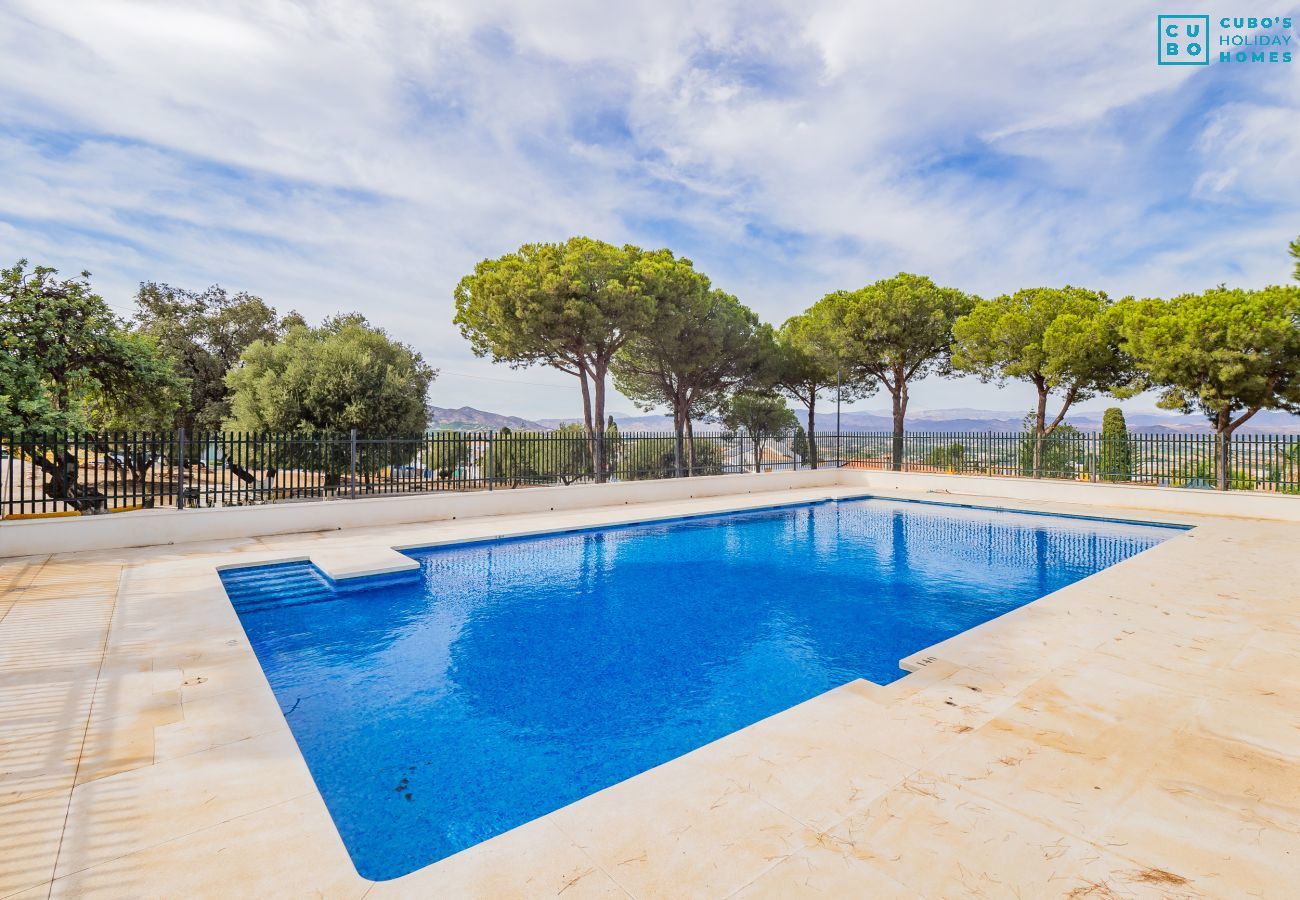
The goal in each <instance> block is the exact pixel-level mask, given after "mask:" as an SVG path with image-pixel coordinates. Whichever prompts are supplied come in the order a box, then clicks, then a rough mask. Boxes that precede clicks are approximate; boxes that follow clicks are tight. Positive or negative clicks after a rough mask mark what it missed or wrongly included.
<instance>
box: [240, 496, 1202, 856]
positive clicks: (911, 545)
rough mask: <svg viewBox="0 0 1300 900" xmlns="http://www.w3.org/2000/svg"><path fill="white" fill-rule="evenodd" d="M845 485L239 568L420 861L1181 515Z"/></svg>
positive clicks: (299, 680) (1115, 556)
mask: <svg viewBox="0 0 1300 900" xmlns="http://www.w3.org/2000/svg"><path fill="white" fill-rule="evenodd" d="M1176 533H1177V532H1176V531H1173V530H1171V529H1168V528H1164V527H1159V526H1150V525H1138V524H1129V523H1117V522H1108V521H1098V520H1089V519H1072V518H1064V517H1055V516H1040V515H1030V514H1020V513H1010V512H1000V511H988V510H977V509H966V508H960V507H950V506H942V505H935V504H919V503H907V502H899V501H885V500H874V499H865V500H852V501H840V502H824V503H819V504H811V505H804V506H795V507H782V508H774V509H767V510H759V511H752V512H745V513H734V514H727V515H719V516H710V517H705V518H694V519H682V520H675V521H671V522H662V523H653V524H645V525H636V526H623V527H618V528H605V529H598V530H590V531H583V532H574V533H566V534H558V535H550V536H543V537H532V538H521V539H513V540H499V541H491V542H483V543H475V544H468V545H458V546H451V547H442V548H431V549H425V550H415V551H408V553H409V555H410V556H412V557H413V558H415V559H416V560H418V561H419V563H420V569H419V571H418V573H413V574H412V575H409V576H406V577H404V578H400V579H393V578H387V579H385V578H377V579H361V580H359V581H358V582H357V583H355V584H353V583H350V584H349V585H348V587H347V588H345V589H338V588H336V587H335V586H333V585H331V584H330V583H329V582H328V581H327V580H326V579H325V578H324V577H322V576H321V575H320V573H319V572H318V571H317V570H316V569H315V568H314V567H312V566H311V565H309V564H307V563H289V564H284V565H276V566H264V567H259V568H246V569H234V570H227V571H225V572H223V573H222V580H223V581H224V583H225V585H226V590H227V592H228V594H229V595H230V598H231V600H232V602H233V604H234V607H235V609H236V610H237V612H238V613H239V616H240V619H241V621H242V622H243V625H244V628H245V630H246V632H247V633H248V637H249V640H250V642H251V643H252V646H253V648H254V650H255V651H256V653H257V657H258V659H259V661H260V662H261V665H262V668H263V670H264V671H265V672H266V676H267V679H268V680H269V681H270V684H271V687H272V688H273V689H274V690H275V693H276V696H277V698H278V699H279V701H280V705H281V708H282V709H283V710H284V713H285V716H286V718H287V720H288V722H289V724H290V726H291V728H292V730H293V733H294V736H295V737H296V739H297V741H298V745H299V747H300V748H301V750H302V753H303V756H304V757H305V759H306V760H307V764H308V766H309V767H310V769H311V772H312V775H313V777H314V778H315V780H316V783H317V786H318V787H319V788H320V791H321V794H322V795H323V797H324V798H325V802H326V804H327V806H328V807H329V810H330V813H331V815H332V816H333V818H334V821H335V824H336V825H337V826H338V829H339V832H340V834H341V835H342V837H343V841H344V843H345V844H346V846H347V848H348V852H349V853H350V854H351V856H352V860H353V862H354V863H355V864H356V867H357V869H358V871H359V872H360V873H361V874H362V875H363V876H365V877H368V878H373V879H387V878H393V877H397V876H399V875H403V874H405V873H407V872H410V871H413V870H415V869H418V868H420V867H422V866H424V865H427V864H429V863H431V862H434V861H436V860H438V859H441V858H442V857H445V856H448V855H450V854H452V853H455V852H456V851H458V850H462V849H464V848H466V847H469V846H471V845H473V844H476V843H478V842H480V841H482V840H485V839H487V838H489V837H492V836H494V835H496V834H499V833H501V832H503V831H506V830H508V829H510V828H513V827H514V826H516V825H520V824H522V823H524V822H526V821H529V820H530V819H533V818H536V817H537V816H540V815H544V814H545V813H547V812H550V811H552V810H555V809H558V808H559V807H561V806H564V805H566V804H568V803H571V802H573V801H575V800H578V799H579V798H581V797H583V796H586V795H587V794H590V793H593V792H595V791H597V790H600V789H601V788H604V787H607V786H609V785H611V784H614V783H616V782H618V781H621V780H623V779H625V778H629V777H631V776H633V775H636V774H637V773H639V772H643V771H645V770H647V769H649V768H652V767H653V766H656V765H658V764H660V763H662V762H666V761H667V760H669V759H672V758H674V757H676V756H680V755H681V754H683V753H686V752H688V751H690V750H693V749H695V748H696V747H699V746H702V745H703V744H706V743H708V742H710V741H712V740H716V739H717V738H720V737H722V736H724V735H726V734H729V733H731V732H733V731H736V730H738V729H740V728H743V727H745V726H746V725H749V724H752V723H753V722H756V721H758V720H759V719H762V718H765V717H767V716H770V715H772V714H774V713H777V712H780V711H781V710H783V709H787V708H789V707H791V706H794V705H795V704H797V703H800V702H802V701H804V700H807V699H809V698H811V697H813V696H816V695H817V694H820V693H823V692H825V691H827V690H829V689H831V688H834V687H837V686H838V685H841V684H843V683H845V682H847V681H851V680H853V679H855V678H866V679H868V680H870V681H874V682H877V683H880V684H884V683H887V682H890V681H893V680H894V679H896V678H899V677H902V675H903V674H905V673H903V672H902V671H901V670H900V669H899V668H898V660H899V659H901V658H902V657H905V656H908V655H910V654H912V653H915V652H917V651H919V650H922V649H924V648H926V647H928V646H930V645H931V644H934V643H936V642H938V641H941V640H943V639H944V638H947V637H950V636H952V635H954V634H957V633H959V632H961V631H964V630H966V629H968V628H971V627H973V626H975V625H978V624H979V623H981V622H984V621H987V620H988V619H991V618H993V617H995V616H998V615H1001V614H1002V613H1005V612H1007V611H1009V610H1011V609H1014V608H1016V607H1018V606H1021V605H1023V604H1025V603H1028V602H1030V601H1032V600H1034V599H1036V598H1038V597H1042V596H1043V595H1045V594H1047V593H1050V592H1051V591H1054V590H1056V589H1058V588H1060V587H1063V586H1065V585H1067V584H1070V583H1072V582H1074V581H1077V580H1079V579H1081V578H1083V577H1086V576H1087V575H1090V574H1092V573H1093V572H1096V571H1099V570H1101V569H1104V568H1106V567H1107V566H1110V565H1113V564H1115V563H1117V562H1120V561H1121V560H1123V559H1125V558H1127V557H1129V556H1132V555H1133V554H1135V553H1139V552H1141V551H1142V550H1145V549H1147V548H1148V547H1151V546H1153V545H1155V544H1158V543H1160V542H1161V541H1162V540H1165V539H1166V538H1168V537H1170V536H1172V535H1173V534H1176Z"/></svg>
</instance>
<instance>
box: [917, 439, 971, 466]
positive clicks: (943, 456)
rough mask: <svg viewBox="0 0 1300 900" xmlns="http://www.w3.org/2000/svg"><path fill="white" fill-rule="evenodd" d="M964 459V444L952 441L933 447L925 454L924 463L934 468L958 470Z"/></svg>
mask: <svg viewBox="0 0 1300 900" xmlns="http://www.w3.org/2000/svg"><path fill="white" fill-rule="evenodd" d="M965 459H966V445H965V444H960V443H956V442H954V443H951V444H948V445H946V446H942V447H935V448H934V449H933V450H931V451H930V452H929V453H927V454H926V455H925V464H926V465H927V466H933V467H934V468H936V469H957V470H960V469H961V465H962V463H963V462H964V461H965Z"/></svg>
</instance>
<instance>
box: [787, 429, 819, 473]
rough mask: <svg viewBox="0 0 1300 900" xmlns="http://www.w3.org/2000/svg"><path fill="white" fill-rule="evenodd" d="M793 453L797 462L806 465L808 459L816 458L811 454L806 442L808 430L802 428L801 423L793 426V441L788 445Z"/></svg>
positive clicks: (811, 451)
mask: <svg viewBox="0 0 1300 900" xmlns="http://www.w3.org/2000/svg"><path fill="white" fill-rule="evenodd" d="M790 449H791V450H793V451H794V455H795V456H797V457H798V458H799V462H801V463H804V464H805V465H807V463H808V461H809V460H810V459H812V460H816V457H815V456H813V450H812V447H811V446H810V445H809V443H808V432H806V431H804V430H803V426H802V425H796V426H795V428H794V441H793V442H792V443H791V445H790Z"/></svg>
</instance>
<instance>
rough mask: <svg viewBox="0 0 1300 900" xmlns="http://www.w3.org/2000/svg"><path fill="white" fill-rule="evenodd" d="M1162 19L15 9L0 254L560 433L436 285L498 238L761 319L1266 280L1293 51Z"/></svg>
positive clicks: (1089, 11) (198, 6)
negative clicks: (455, 319) (953, 294)
mask: <svg viewBox="0 0 1300 900" xmlns="http://www.w3.org/2000/svg"><path fill="white" fill-rule="evenodd" d="M377 6H382V7H383V8H382V9H377V8H374V7H377ZM1196 11H1198V12H1199V11H1204V12H1206V13H1209V14H1210V15H1211V16H1212V17H1214V18H1215V19H1217V17H1218V16H1220V15H1242V14H1244V13H1243V10H1242V8H1240V7H1234V6H1228V5H1225V4H1214V5H1211V6H1208V7H1201V8H1199V9H1198V10H1196ZM1164 12H1169V10H1168V9H1166V8H1164V7H1163V6H1157V5H1146V4H1141V3H1132V2H1093V3H1087V4H1083V3H1078V4H1073V5H1071V6H1067V5H1065V4H1048V5H1045V4H1042V3H1030V2H1025V3H985V4H971V3H934V4H925V5H924V6H923V7H917V6H916V5H909V4H897V3H888V4H887V3H865V4H846V3H842V2H834V3H832V2H826V3H820V2H799V3H769V2H762V0H754V2H745V3H715V4H707V5H703V4H695V3H687V2H673V0H667V2H654V3H650V2H647V3H625V4H607V3H597V2H565V0H555V2H550V3H546V4H537V3H527V2H522V0H521V2H507V3H497V2H490V0H486V2H479V3H474V4H465V3H442V4H440V3H420V4H415V3H410V4H399V3H391V4H367V3H363V2H360V0H333V2H321V3H314V2H310V0H301V2H295V3H285V2H266V0H263V2H247V3H239V2H212V3H180V2H162V3H153V2H145V0H91V2H82V0H60V2H59V3H48V2H27V0H11V2H9V3H7V4H5V5H4V6H3V8H0V55H2V56H3V58H4V59H5V62H4V63H3V65H0V102H2V103H3V108H4V109H5V111H6V114H5V116H4V117H3V121H0V170H2V171H3V172H4V183H3V189H2V190H0V256H3V257H4V258H5V259H7V260H9V261H12V260H13V259H17V258H19V257H27V258H29V259H31V260H32V261H40V262H43V263H48V264H52V265H56V266H58V267H60V268H62V269H64V270H65V271H69V272H71V271H78V270H81V269H83V268H84V269H89V270H90V271H91V272H92V273H93V275H94V281H95V284H96V286H97V287H98V289H99V290H100V292H101V293H102V294H103V295H104V296H105V298H106V299H107V300H109V301H110V302H111V303H113V304H114V305H115V306H117V307H119V308H121V309H122V310H124V311H126V310H129V309H130V306H131V301H130V298H131V295H132V294H133V293H134V290H135V286H136V284H137V282H139V281H141V280H157V281H167V282H170V283H173V284H177V285H182V286H187V287H193V288H202V287H204V286H206V285H208V284H211V283H214V282H219V283H221V284H223V285H225V286H226V287H227V288H230V289H234V290H249V291H252V292H254V293H257V294H260V295H262V296H264V297H266V298H267V299H268V300H269V301H270V302H271V303H272V304H273V305H275V306H276V307H277V308H279V309H281V310H282V311H286V310H288V309H291V308H296V309H298V310H300V311H302V312H303V313H304V314H306V315H307V316H308V317H309V318H312V319H316V318H320V317H322V316H324V315H326V314H329V313H332V312H335V311H337V310H340V309H360V310H362V311H363V312H365V313H366V314H367V315H369V316H370V317H371V319H372V320H373V321H375V322H376V323H378V324H380V325H383V326H384V327H386V328H388V329H389V330H390V331H391V332H393V333H394V334H396V335H398V336H399V337H401V338H402V339H403V340H406V341H408V342H409V343H411V344H412V345H414V346H415V347H416V348H418V349H419V350H420V351H421V352H423V353H424V355H425V357H426V358H427V359H429V361H430V362H432V363H433V364H434V365H436V366H438V367H439V368H441V369H442V370H443V376H442V377H440V379H439V380H438V382H437V383H436V384H435V386H434V391H433V397H432V399H433V401H434V402H435V403H437V404H438V405H442V406H460V405H465V404H468V405H473V406H478V407H480V408H488V409H495V410H500V411H506V412H511V413H515V414H519V415H525V416H534V417H541V416H572V415H575V414H576V412H577V398H576V390H575V389H574V385H573V384H572V381H571V379H569V378H568V377H567V376H564V375H561V374H559V373H555V372H550V371H547V370H544V369H534V370H528V371H524V372H515V371H512V370H510V369H507V368H504V367H493V366H491V365H490V364H489V363H488V362H486V361H483V360H477V359H475V358H474V357H473V356H472V355H471V354H470V353H469V350H468V348H467V346H466V344H465V342H464V341H463V340H462V339H461V338H460V336H459V335H458V334H457V333H456V331H455V329H454V328H453V327H452V325H451V317H452V313H453V310H452V290H453V288H454V286H455V284H456V282H457V280H459V278H460V277H461V276H462V275H463V274H465V273H466V272H467V271H469V270H470V269H471V268H472V266H473V264H474V262H475V261H477V260H478V259H480V258H483V257H485V256H496V255H499V254H501V253H504V252H507V251H509V250H512V249H514V248H515V247H517V246H518V245H519V244H520V243H523V242H525V241H536V240H557V239H562V238H564V237H567V236H569V235H571V234H579V233H581V234H589V235H592V236H595V237H600V238H603V239H605V240H609V241H614V242H623V241H629V242H633V243H638V244H641V245H643V246H668V247H671V248H672V249H673V250H674V251H676V252H677V253H679V254H682V255H685V256H688V257H690V258H691V259H693V260H694V261H695V262H696V264H697V266H699V267H700V268H701V269H703V270H704V271H705V272H707V273H708V274H709V275H710V276H711V277H712V278H713V280H714V281H715V283H717V284H718V285H719V286H721V287H723V288H725V289H727V290H729V291H731V292H732V293H735V294H737V295H738V296H739V297H741V299H742V300H744V301H745V302H746V303H748V304H749V305H751V306H752V307H753V308H755V309H756V310H758V311H759V312H760V314H762V315H763V316H764V317H765V318H767V319H768V320H770V321H773V322H778V323H779V322H780V321H782V320H784V319H785V318H786V317H788V316H790V315H793V314H795V313H797V312H800V311H801V310H803V309H804V308H806V307H807V306H808V305H809V304H811V303H812V302H814V301H816V300H817V299H818V298H819V297H821V296H822V295H823V294H825V293H827V292H828V291H831V290H835V289H839V288H852V287H858V286H861V285H862V284H865V283H868V282H870V281H874V280H876V279H878V278H882V277H887V276H889V275H892V274H894V273H895V272H898V271H900V270H907V271H918V272H923V273H926V274H929V275H930V276H931V277H933V278H935V279H936V280H938V281H940V282H943V283H946V284H950V285H953V286H956V287H960V288H963V289H965V290H968V291H972V292H976V293H980V294H985V295H993V294H997V293H1001V292H1004V291H1011V290H1015V289H1017V288H1020V287H1026V286H1032V285H1037V284H1065V283H1074V284H1084V285H1088V286H1093V287H1097V288H1100V289H1104V290H1107V291H1109V292H1111V293H1112V294H1115V295H1125V294H1139V295H1165V294H1172V293H1176V292H1179V291H1184V290H1198V289H1203V288H1205V287H1208V286H1210V285H1213V284H1216V283H1219V282H1223V281H1226V282H1229V283H1233V284H1242V285H1261V284H1265V283H1272V282H1279V281H1283V280H1285V279H1287V278H1288V276H1289V271H1290V265H1289V260H1288V258H1287V256H1286V253H1285V245H1286V243H1287V241H1288V240H1290V239H1291V238H1293V237H1295V236H1296V235H1297V234H1300V213H1298V212H1297V210H1298V209H1300V204H1297V200H1300V178H1297V177H1296V173H1297V172H1300V116H1298V115H1297V112H1300V110H1298V109H1297V107H1300V59H1298V60H1297V61H1296V62H1295V63H1292V64H1290V65H1285V64H1279V65H1218V64H1215V65H1211V66H1208V67H1204V68H1170V67H1158V66H1156V65H1155V37H1156V36H1155V17H1156V15H1157V14H1158V13H1164ZM1247 12H1250V11H1249V10H1248V11H1247ZM1272 12H1281V11H1279V10H1272ZM1292 13H1293V14H1295V15H1296V18H1297V20H1298V21H1300V10H1296V9H1293V10H1292ZM1290 34H1291V37H1292V41H1293V42H1295V41H1296V40H1297V36H1296V32H1295V31H1294V30H1293V31H1292V32H1290ZM1297 49H1298V50H1300V48H1297ZM1029 403H1030V391H1029V389H1028V388H1027V387H1024V386H1011V387H1008V388H1005V389H998V388H997V387H994V386H985V385H980V384H979V383H978V382H976V381H973V380H969V379H967V380H963V381H947V382H944V381H932V382H927V383H924V384H922V385H919V386H918V387H917V388H916V389H915V390H914V391H913V405H914V407H915V408H922V409H926V408H945V407H954V406H971V407H984V408H995V409H1005V410H1021V409H1025V408H1027V407H1028V405H1029ZM882 404H883V401H882V400H881V398H879V397H876V398H872V399H868V400H866V401H864V402H863V403H862V404H860V407H861V408H878V407H880V406H882ZM613 405H614V406H615V408H618V407H619V406H620V402H618V401H616V402H615V403H614V404H613ZM1091 405H1092V406H1098V405H1104V401H1097V402H1094V403H1093V404H1091ZM1134 405H1135V406H1137V407H1149V406H1150V402H1149V400H1147V399H1139V400H1137V401H1135V402H1134ZM621 407H622V408H624V409H629V408H630V404H627V403H626V402H625V401H622V402H621Z"/></svg>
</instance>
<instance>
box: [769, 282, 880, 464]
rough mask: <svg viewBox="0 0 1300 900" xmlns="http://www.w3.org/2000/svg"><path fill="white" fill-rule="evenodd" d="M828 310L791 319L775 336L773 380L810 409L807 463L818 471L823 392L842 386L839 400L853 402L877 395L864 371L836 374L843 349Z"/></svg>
mask: <svg viewBox="0 0 1300 900" xmlns="http://www.w3.org/2000/svg"><path fill="white" fill-rule="evenodd" d="M830 320H831V317H830V316H829V315H828V313H827V310H826V308H825V307H814V308H813V309H811V310H809V311H808V312H806V313H803V314H802V315H798V316H792V317H791V318H789V319H787V320H786V321H785V324H784V325H782V326H781V329H780V331H778V332H777V334H776V347H775V357H774V361H773V364H772V367H771V380H772V382H773V383H774V384H775V385H776V388H777V390H779V391H780V392H781V393H782V394H784V395H786V396H787V397H790V398H791V399H793V400H797V401H798V402H799V403H802V404H803V406H804V408H805V409H807V410H808V433H807V436H806V438H805V440H806V442H807V449H808V463H809V465H810V466H811V467H812V468H814V469H815V468H817V462H818V458H817V400H818V398H819V397H820V396H821V394H822V392H823V391H826V390H830V389H833V388H834V387H835V384H836V381H837V375H838V376H839V378H838V381H839V385H840V393H839V399H840V400H847V401H853V400H858V399H861V398H863V397H869V396H871V394H873V393H875V390H876V384H877V382H876V380H875V378H874V377H873V376H871V375H867V374H864V373H863V372H862V371H861V370H859V369H856V368H851V369H849V370H848V371H837V366H836V362H837V360H838V358H839V353H840V348H839V344H838V343H837V340H836V334H835V331H834V329H833V326H832V323H831V321H830Z"/></svg>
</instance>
